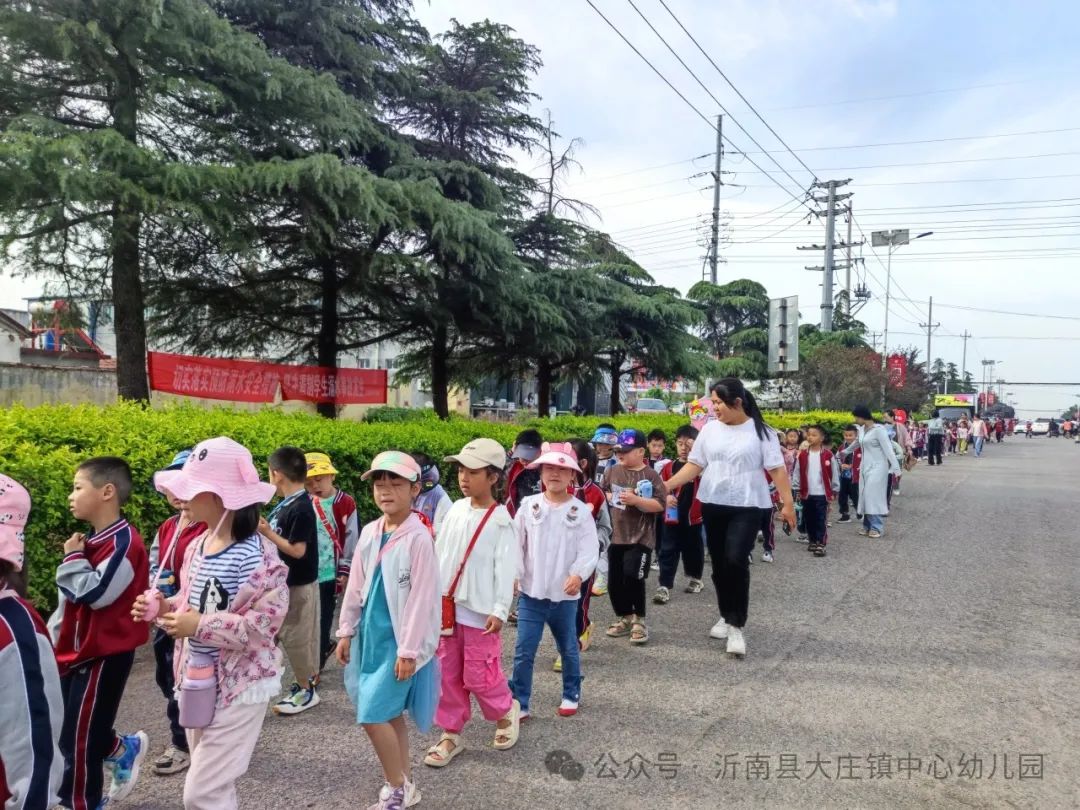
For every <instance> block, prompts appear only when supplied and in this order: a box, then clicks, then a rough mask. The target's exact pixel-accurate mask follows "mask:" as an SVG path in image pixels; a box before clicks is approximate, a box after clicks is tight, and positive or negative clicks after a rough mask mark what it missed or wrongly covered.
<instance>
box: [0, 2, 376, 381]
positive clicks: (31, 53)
mask: <svg viewBox="0 0 1080 810" xmlns="http://www.w3.org/2000/svg"><path fill="white" fill-rule="evenodd" d="M0 43H2V51H3V52H2V57H0V124H2V126H3V136H2V139H0V213H2V215H3V216H4V218H5V221H6V222H7V223H8V226H9V229H10V230H9V232H8V233H7V234H6V236H5V242H4V244H5V247H6V248H8V249H9V257H10V258H12V259H13V261H14V263H15V265H16V267H17V268H19V269H21V270H23V271H24V272H28V273H36V274H42V275H46V276H49V277H53V278H57V277H59V278H61V279H63V280H64V281H65V282H66V283H68V284H70V285H74V286H78V287H83V288H86V287H91V288H100V287H103V286H104V287H107V288H109V289H110V290H111V298H112V303H113V308H114V325H115V331H116V335H117V383H118V389H119V393H120V395H121V396H122V397H127V398H131V399H141V400H145V399H148V397H149V391H148V387H147V378H146V365H145V363H146V323H145V300H144V281H145V279H146V277H147V276H148V275H149V274H151V273H152V271H153V270H152V268H153V266H154V265H157V266H158V267H160V266H161V263H160V262H156V260H155V257H154V255H153V252H152V248H153V247H154V246H160V245H163V244H166V245H167V244H171V243H172V242H173V237H174V236H176V235H177V234H183V233H189V232H195V233H200V234H205V233H207V232H217V233H218V234H224V233H229V232H230V231H231V230H232V228H233V226H234V225H235V224H237V223H239V224H240V225H241V227H242V226H243V225H244V224H245V223H244V220H245V216H246V215H245V213H244V210H243V207H244V197H245V194H246V193H247V192H248V190H250V189H258V188H260V187H263V188H265V187H269V186H272V185H273V184H274V183H275V182H278V181H280V179H281V177H282V174H281V173H282V172H286V171H287V169H286V168H285V167H283V166H281V165H279V163H277V162H273V163H270V162H265V161H262V160H261V159H260V156H258V155H253V154H252V153H251V152H250V151H249V150H248V149H246V148H245V144H246V143H247V141H248V139H249V138H251V137H252V135H253V134H255V133H259V132H264V131H266V130H268V129H273V130H274V132H275V134H276V141H277V144H278V149H277V150H276V151H277V154H281V153H282V152H285V153H291V156H298V155H302V154H303V153H304V145H305V144H306V143H307V142H309V141H311V140H317V141H319V142H324V143H345V142H348V140H350V139H351V138H352V137H354V136H353V135H352V134H351V133H354V132H356V131H357V130H359V129H362V124H363V121H362V120H361V119H360V118H359V117H358V116H357V115H356V114H355V110H354V109H353V108H352V107H350V106H349V105H348V103H347V100H346V98H345V97H344V95H343V94H341V93H340V92H338V91H337V89H336V88H335V87H334V83H333V81H332V80H329V79H326V80H323V79H319V78H317V77H315V76H314V75H313V74H311V73H310V72H307V71H303V70H297V69H295V68H292V67H290V66H289V65H288V64H286V63H285V62H283V61H281V60H275V59H272V58H271V57H270V56H269V55H268V54H267V53H266V51H265V49H264V48H263V47H262V45H261V44H260V43H259V41H258V40H257V39H256V38H254V37H252V36H248V35H245V34H243V33H241V32H239V31H237V30H235V29H234V28H233V27H231V26H230V25H229V24H228V23H227V22H226V21H224V20H222V19H220V18H219V17H217V16H216V15H215V14H214V13H213V12H212V11H211V10H210V8H209V7H208V6H207V4H206V3H205V2H201V0H169V2H165V3H162V2H160V1H159V0H27V1H26V2H20V3H7V4H5V5H4V7H3V8H2V9H0ZM17 243H18V245H19V248H20V249H19V250H15V251H10V248H12V246H13V245H16V244H17Z"/></svg>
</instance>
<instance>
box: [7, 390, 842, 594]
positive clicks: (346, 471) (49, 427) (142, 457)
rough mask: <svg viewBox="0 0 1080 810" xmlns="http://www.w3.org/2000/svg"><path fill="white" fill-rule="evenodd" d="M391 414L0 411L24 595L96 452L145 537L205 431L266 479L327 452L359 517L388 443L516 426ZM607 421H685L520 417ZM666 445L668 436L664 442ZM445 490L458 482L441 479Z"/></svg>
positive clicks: (553, 433)
mask: <svg viewBox="0 0 1080 810" xmlns="http://www.w3.org/2000/svg"><path fill="white" fill-rule="evenodd" d="M387 416H391V419H392V420H394V421H378V422H370V423H369V422H344V421H339V422H334V421H328V420H325V419H321V418H319V417H315V416H310V415H306V414H285V413H282V412H280V411H276V410H273V409H267V410H263V411H260V412H257V413H242V412H237V411H232V410H228V409H225V408H220V409H209V410H208V409H204V408H196V407H175V408H166V409H147V408H143V407H141V406H139V405H135V404H131V403H123V404H117V405H112V406H109V407H104V408H102V407H97V406H91V405H83V406H74V407H73V406H63V405H56V406H51V405H50V406H42V407H39V408H23V407H18V406H17V407H13V408H10V409H8V410H6V411H3V412H0V458H2V459H3V460H4V462H3V467H2V468H0V469H2V471H3V472H4V473H6V474H7V475H10V476H12V477H13V478H15V479H16V480H17V481H20V482H21V483H22V484H23V485H24V486H26V488H27V489H28V490H29V491H30V495H31V497H32V499H33V509H32V512H31V516H30V525H29V526H28V528H27V569H28V573H29V586H30V595H31V597H32V599H33V601H34V602H35V604H37V605H38V606H39V607H41V608H42V609H43V610H44V609H51V608H52V606H53V605H54V604H55V601H56V589H55V586H54V584H53V573H54V571H55V569H56V566H57V564H58V563H59V561H60V557H61V551H62V548H63V544H64V541H65V540H66V539H67V538H68V537H69V536H70V535H71V533H72V532H74V531H81V530H85V528H86V527H85V526H80V525H79V524H78V523H77V522H76V521H75V520H74V519H73V518H72V516H71V514H70V512H69V511H68V507H67V497H68V494H69V492H70V491H71V480H72V476H73V475H74V471H75V467H76V466H77V465H78V463H79V462H80V461H81V460H83V459H86V458H89V457H91V456H95V455H119V456H122V457H124V458H125V459H127V461H128V462H129V463H130V464H131V468H132V473H133V475H134V477H135V488H134V492H133V494H132V497H131V501H130V502H129V504H128V505H127V507H126V509H125V512H126V514H127V516H128V518H129V519H130V520H131V522H132V523H133V524H134V525H135V526H136V527H137V528H138V529H139V531H140V532H141V533H142V534H143V536H144V537H145V538H146V539H147V542H149V539H150V537H151V536H152V533H153V532H154V531H155V529H156V527H157V526H158V525H160V523H161V522H162V521H163V520H165V518H167V517H168V516H169V506H168V504H167V503H166V502H165V499H164V498H163V497H161V496H160V495H159V494H158V493H157V492H156V491H155V490H154V488H153V484H152V478H153V474H154V472H155V471H157V470H159V469H161V468H162V467H164V466H165V465H167V464H168V463H169V461H171V460H172V457H173V455H174V454H175V453H176V451H177V450H180V449H183V448H185V447H191V446H193V445H195V444H196V443H198V442H199V441H201V440H202V439H206V438H210V437H212V436H220V435H225V436H230V437H231V438H233V439H235V440H236V441H238V442H240V443H241V444H243V445H245V446H246V447H248V448H249V449H250V450H251V452H252V453H253V455H254V456H255V460H256V463H257V464H258V465H259V466H260V468H261V472H262V474H263V475H264V476H265V461H264V460H265V459H266V458H267V456H268V455H269V454H270V453H271V452H272V451H273V450H274V449H276V448H277V447H279V446H281V445H283V444H293V445H296V446H298V447H301V448H303V449H304V450H308V451H310V450H322V451H324V452H326V453H329V454H330V456H331V458H332V459H333V460H334V464H335V465H336V466H337V468H338V469H339V470H341V475H340V476H339V480H338V483H339V485H340V486H341V488H342V489H344V490H345V491H347V492H350V493H352V494H353V495H354V496H356V497H357V501H358V503H359V505H360V510H361V516H362V519H363V520H370V519H372V518H373V517H374V516H375V508H374V505H373V503H372V501H371V497H370V493H369V488H368V487H366V486H364V485H362V484H361V483H360V474H361V473H362V472H363V471H364V470H366V469H367V467H368V465H369V463H370V462H371V459H372V457H373V456H374V455H375V454H376V453H378V452H380V451H382V450H386V449H389V448H396V449H401V450H408V451H423V452H425V453H427V454H428V455H430V456H431V457H432V458H436V459H441V458H442V457H443V456H446V455H449V454H451V453H455V452H457V451H458V450H460V449H461V447H462V446H463V445H465V444H466V443H467V442H469V441H470V440H471V439H474V438H476V437H478V436H488V437H490V438H493V439H496V440H497V441H499V442H501V443H502V444H503V445H504V446H506V447H509V446H510V444H511V443H512V442H513V440H514V436H515V435H516V434H517V432H518V431H519V430H521V429H522V425H518V424H510V423H501V422H487V421H480V420H470V419H459V418H456V419H452V420H450V421H449V422H438V421H437V420H433V419H431V418H430V417H429V416H427V415H426V414H425V415H423V416H421V417H419V418H410V417H408V416H404V415H399V414H396V413H395V414H393V415H390V414H387ZM603 421H614V423H615V424H616V425H617V426H618V427H619V428H623V427H636V428H639V429H641V430H645V431H648V430H651V429H652V428H654V427H660V428H662V429H663V430H664V431H665V432H667V434H668V438H669V441H670V440H672V439H673V437H674V433H675V429H676V428H677V427H678V426H679V425H682V424H685V423H686V418H685V417H681V416H677V415H675V414H670V415H667V414H665V415H661V416H620V417H617V418H615V419H614V420H606V419H605V418H603V417H559V418H557V419H534V420H531V421H530V422H528V423H527V425H528V426H530V427H536V428H537V429H538V430H540V432H541V434H542V435H543V436H544V438H545V439H548V440H552V441H554V440H559V439H565V438H568V437H571V436H582V437H584V438H586V439H588V438H590V437H591V436H592V432H593V430H594V429H595V427H596V425H597V424H599V423H600V422H603ZM769 421H770V423H772V424H773V425H775V426H776V427H778V428H787V427H791V426H798V425H801V424H805V423H806V422H808V421H818V422H822V423H824V424H825V425H826V426H827V427H828V428H829V429H830V430H831V431H833V432H837V431H839V429H840V428H841V427H842V426H843V425H844V424H846V423H847V421H848V416H847V415H846V414H837V413H814V414H785V415H784V416H783V417H780V416H770V417H769ZM671 444H673V441H671ZM447 483H449V484H450V485H451V486H450V488H451V489H454V488H456V486H455V482H452V481H451V482H447Z"/></svg>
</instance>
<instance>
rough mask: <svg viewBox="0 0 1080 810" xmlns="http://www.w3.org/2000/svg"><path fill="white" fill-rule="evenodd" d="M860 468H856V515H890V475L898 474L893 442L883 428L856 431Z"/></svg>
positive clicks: (873, 427) (898, 469) (876, 427)
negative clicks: (857, 474) (857, 505)
mask: <svg viewBox="0 0 1080 810" xmlns="http://www.w3.org/2000/svg"><path fill="white" fill-rule="evenodd" d="M859 445H860V446H861V447H862V464H861V465H860V466H859V509H858V511H859V514H861V515H887V514H889V501H888V494H889V493H888V490H889V473H893V474H894V475H895V474H896V473H898V472H900V464H899V462H897V460H896V453H894V452H893V446H892V440H891V439H890V438H889V434H888V433H887V432H886V431H885V427H884V425H873V426H872V427H869V428H864V427H862V426H860V427H859Z"/></svg>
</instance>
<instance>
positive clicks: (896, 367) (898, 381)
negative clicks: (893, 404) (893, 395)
mask: <svg viewBox="0 0 1080 810" xmlns="http://www.w3.org/2000/svg"><path fill="white" fill-rule="evenodd" d="M885 364H886V365H885V367H886V368H887V369H888V371H889V385H891V386H892V387H893V388H903V387H904V384H905V383H906V382H907V358H906V357H904V355H902V354H890V355H889V359H888V360H886V361H885Z"/></svg>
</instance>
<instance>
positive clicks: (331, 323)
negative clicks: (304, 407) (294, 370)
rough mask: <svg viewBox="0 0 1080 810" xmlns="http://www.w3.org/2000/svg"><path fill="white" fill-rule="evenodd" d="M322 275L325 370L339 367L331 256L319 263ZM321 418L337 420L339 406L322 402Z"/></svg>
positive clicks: (321, 360)
mask: <svg viewBox="0 0 1080 810" xmlns="http://www.w3.org/2000/svg"><path fill="white" fill-rule="evenodd" d="M319 270H320V272H321V274H322V277H321V279H320V281H321V287H322V290H321V295H322V311H321V319H320V320H321V322H320V324H319V341H318V351H319V365H320V366H322V367H323V368H332V369H334V370H335V371H337V367H338V308H337V307H338V278H337V263H336V262H335V261H334V259H333V258H332V257H330V256H323V257H322V259H320V261H319ZM316 410H317V411H318V414H319V416H325V417H326V418H327V419H335V418H337V405H336V404H335V403H333V402H320V403H319V404H318V405H317V406H316Z"/></svg>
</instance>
